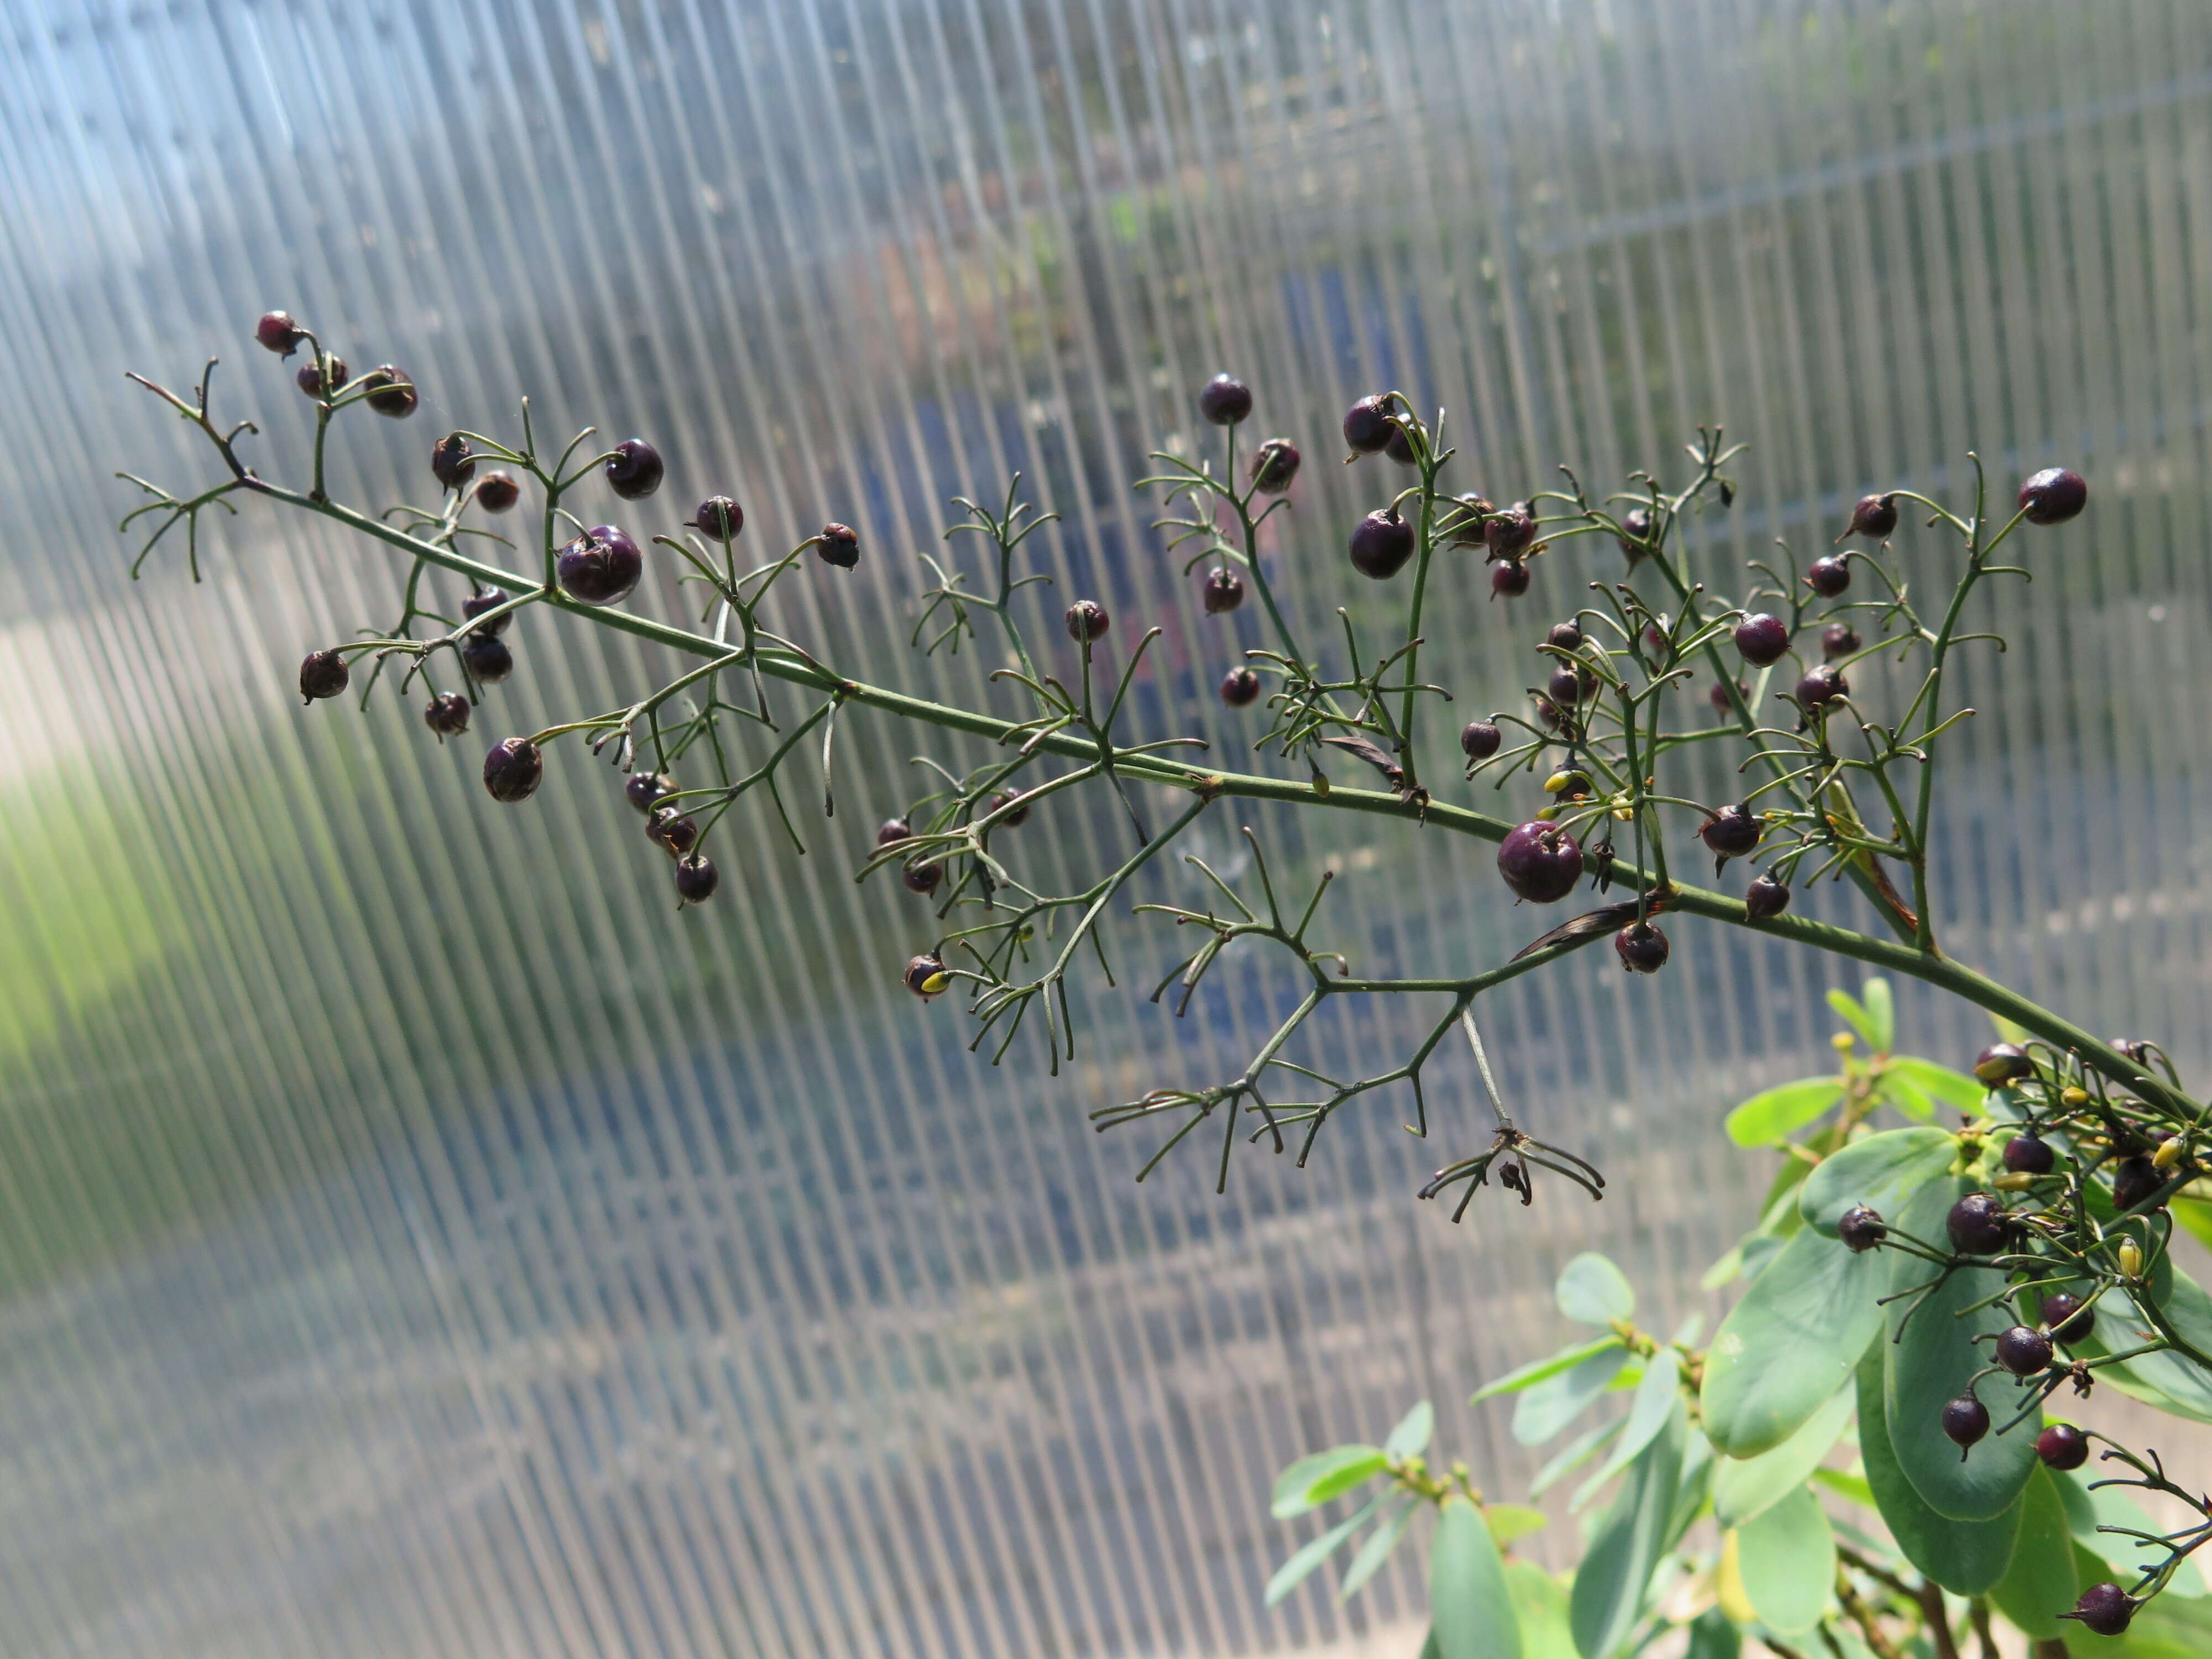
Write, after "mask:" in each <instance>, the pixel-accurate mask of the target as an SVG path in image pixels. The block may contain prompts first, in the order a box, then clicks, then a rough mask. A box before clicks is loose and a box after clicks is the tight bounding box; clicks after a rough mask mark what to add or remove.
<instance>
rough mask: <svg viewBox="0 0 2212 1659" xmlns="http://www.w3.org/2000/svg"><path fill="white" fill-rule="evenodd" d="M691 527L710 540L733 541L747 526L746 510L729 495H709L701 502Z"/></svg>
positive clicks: (725, 542)
mask: <svg viewBox="0 0 2212 1659" xmlns="http://www.w3.org/2000/svg"><path fill="white" fill-rule="evenodd" d="M691 527H692V528H693V529H694V530H696V531H697V532H699V533H700V534H701V535H702V536H704V537H705V538H707V539H708V541H710V542H722V543H724V544H727V543H730V542H733V541H735V540H737V538H738V532H740V531H742V530H743V529H744V527H745V510H744V508H743V507H739V506H738V504H737V502H736V501H732V499H731V498H730V497H729V496H727V495H709V496H708V497H707V499H706V500H705V501H702V502H700V503H699V512H698V514H697V516H696V517H695V518H694V519H693V520H691Z"/></svg>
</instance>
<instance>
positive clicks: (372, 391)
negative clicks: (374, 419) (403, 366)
mask: <svg viewBox="0 0 2212 1659" xmlns="http://www.w3.org/2000/svg"><path fill="white" fill-rule="evenodd" d="M362 390H363V392H365V393H366V396H365V397H364V398H362V401H363V402H364V403H366V404H368V406H369V407H370V408H371V409H373V410H375V411H376V412H377V413H378V414H380V415H389V416H391V417H392V419H393V420H395V421H398V420H404V419H405V418H406V417H407V416H410V415H412V414H413V413H414V412H415V403H416V398H415V382H414V381H413V380H410V378H409V377H408V376H407V375H405V374H403V373H401V372H400V371H399V370H398V369H396V368H392V365H391V364H390V363H386V364H384V365H383V366H382V367H380V368H372V369H371V370H369V371H368V375H367V377H366V378H365V379H364V380H362Z"/></svg>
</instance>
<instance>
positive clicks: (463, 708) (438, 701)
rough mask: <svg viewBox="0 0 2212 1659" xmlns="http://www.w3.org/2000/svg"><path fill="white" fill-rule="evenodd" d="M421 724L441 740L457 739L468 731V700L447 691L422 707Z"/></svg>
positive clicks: (456, 693)
mask: <svg viewBox="0 0 2212 1659" xmlns="http://www.w3.org/2000/svg"><path fill="white" fill-rule="evenodd" d="M422 724H423V725H425V726H428V727H429V728H430V729H431V730H432V731H433V732H436V733H437V734H438V736H439V737H440V738H458V737H459V736H460V735H461V733H462V732H465V731H467V730H468V729H469V700H468V699H467V698H466V697H465V696H462V695H461V694H460V693H459V692H458V691H447V692H443V693H441V695H439V696H435V697H433V698H431V699H430V701H429V702H426V703H424V704H423V705H422Z"/></svg>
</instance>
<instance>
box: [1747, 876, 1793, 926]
mask: <svg viewBox="0 0 2212 1659" xmlns="http://www.w3.org/2000/svg"><path fill="white" fill-rule="evenodd" d="M1788 908H1790V890H1789V889H1788V888H1787V887H1785V886H1784V885H1783V884H1781V883H1780V882H1778V881H1777V880H1775V878H1773V877H1771V876H1754V877H1753V878H1752V883H1751V885H1750V886H1748V887H1747V888H1745V889H1744V890H1743V910H1744V914H1745V915H1747V916H1749V917H1750V918H1751V919H1752V920H1753V921H1771V919H1772V918H1774V917H1776V916H1778V915H1781V914H1782V913H1783V912H1784V910H1787V909H1788Z"/></svg>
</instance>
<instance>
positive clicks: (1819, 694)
mask: <svg viewBox="0 0 2212 1659" xmlns="http://www.w3.org/2000/svg"><path fill="white" fill-rule="evenodd" d="M1850 689H1851V688H1850V683H1849V682H1848V681H1846V680H1845V679H1844V677H1843V676H1842V675H1841V674H1840V673H1838V671H1836V670H1835V669H1834V668H1832V667H1831V666H1830V665H1828V664H1826V663H1820V664H1818V665H1815V666H1814V667H1812V668H1808V669H1807V670H1806V671H1805V675H1804V678H1802V679H1800V680H1799V681H1798V682H1797V702H1798V703H1799V704H1800V705H1801V706H1802V707H1803V708H1807V709H1808V710H1809V709H1814V708H1826V707H1827V706H1828V705H1829V704H1830V703H1832V702H1835V700H1836V699H1837V698H1838V697H1840V696H1844V695H1846V694H1847V693H1848V692H1849V691H1850Z"/></svg>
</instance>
